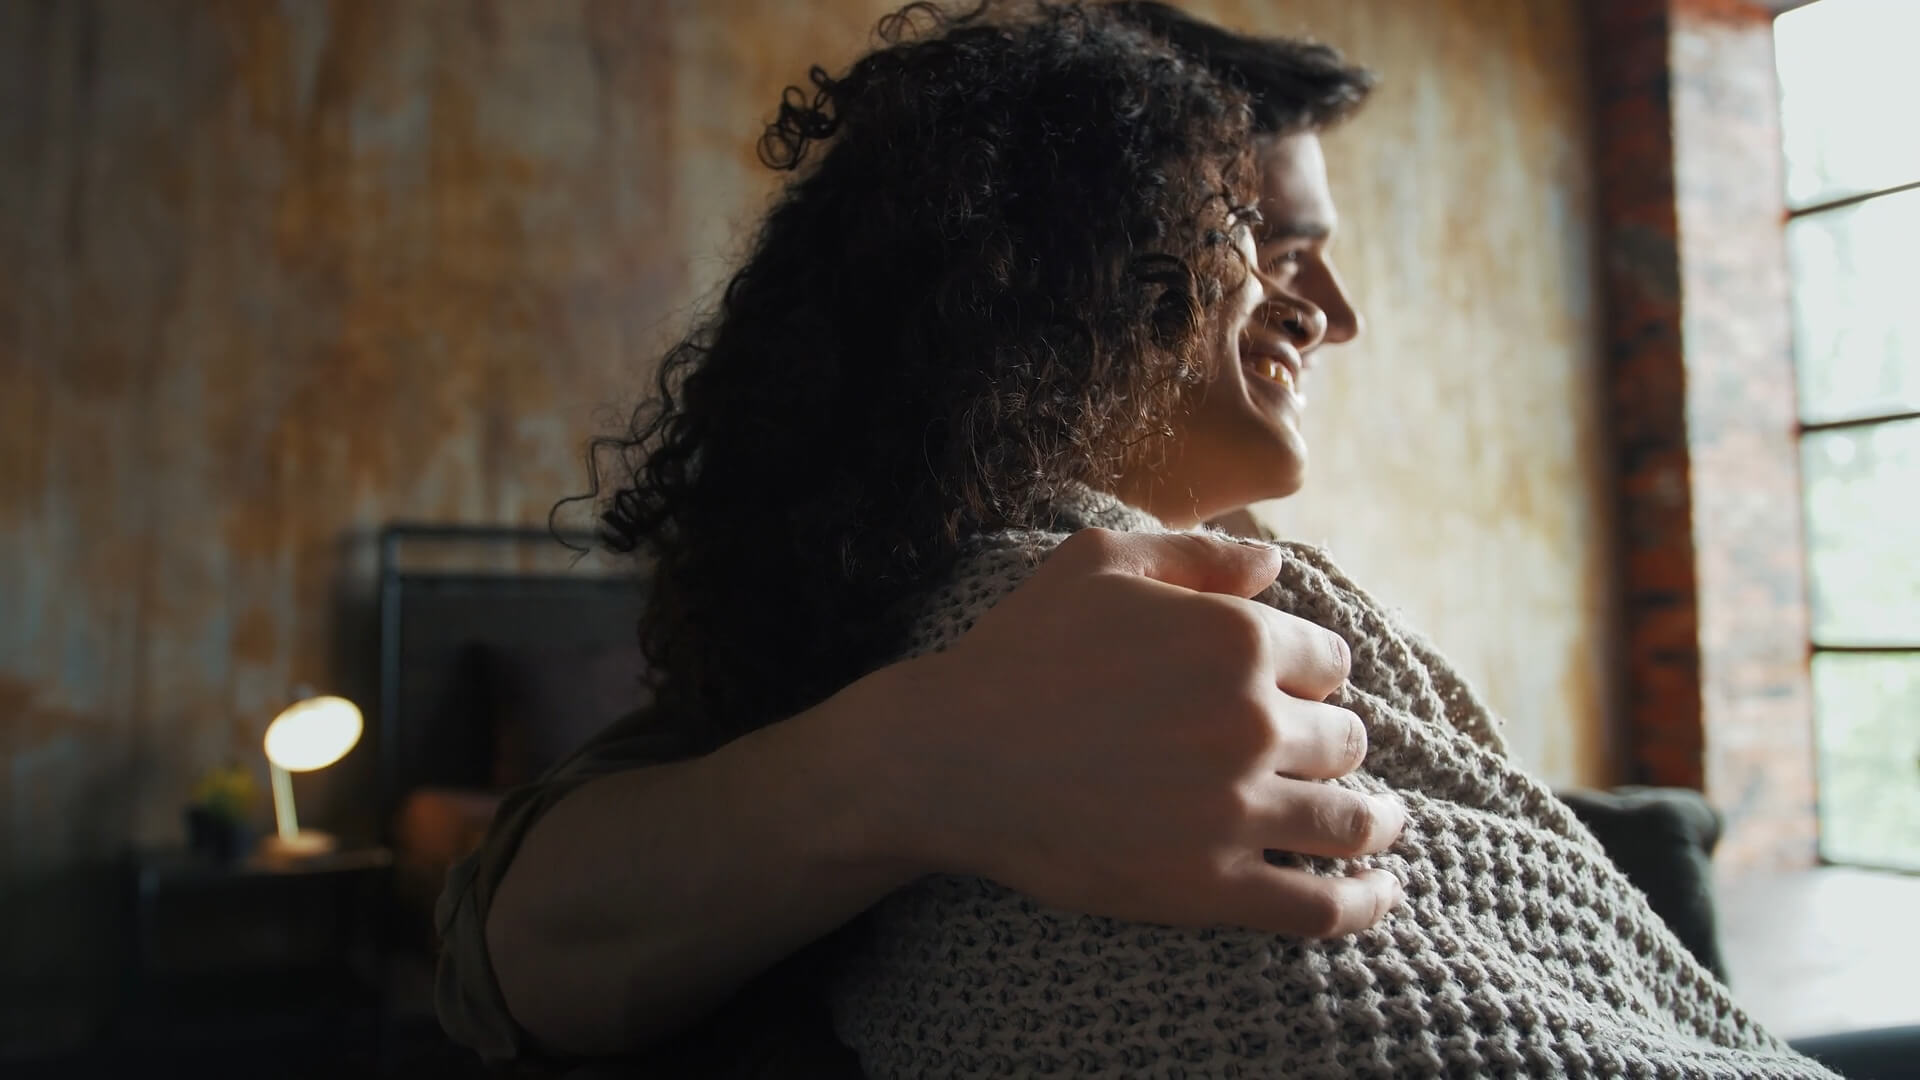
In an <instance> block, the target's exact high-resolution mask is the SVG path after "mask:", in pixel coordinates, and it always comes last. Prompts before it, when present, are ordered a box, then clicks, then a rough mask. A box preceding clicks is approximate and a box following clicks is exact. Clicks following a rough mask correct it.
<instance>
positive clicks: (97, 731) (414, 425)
mask: <svg viewBox="0 0 1920 1080" xmlns="http://www.w3.org/2000/svg"><path fill="white" fill-rule="evenodd" d="M891 6H892V5H891V4H889V3H880V2H872V0H839V2H832V3H814V4H805V5H801V4H784V3H772V2H768V3H748V2H744V0H728V2H703V3H698V4H696V3H692V2H688V0H674V2H669V0H651V2H646V0H630V2H616V0H550V2H541V3H518V2H507V0H491V2H489V0H458V2H457V0H425V2H410V3H405V4H396V3H387V2H383V0H308V2H300V0H283V2H280V3H268V2H255V0H231V2H214V0H207V2H186V0H150V2H149V0H143V2H140V3H97V2H96V3H89V2H85V0H41V2H37V3H10V4H0V378H3V379H4V382H3V383H0V722H3V723H4V727H3V728H0V822H3V823H4V825H0V876H4V875H28V876H31V875H36V874H41V873H43V872H48V871H52V870H56V869H58V868H60V867H62V866H65V865H69V864H72V863H75V862H77V861H80V860H84V859H95V858H102V857H105V856H107V855H109V854H111V853H112V852H114V851H115V850H118V849H119V848H121V847H122V846H123V845H125V844H127V843H128V842H130V841H131V842H136V843H159V842H167V841H171V840H174V839H175V838H177V836H178V828H179V826H178V808H179V806H180V804H181V802H182V799H183V796H184V793H185V791H186V789H187V786H188V785H189V784H190V783H191V780H192V778H193V777H194V776H195V775H196V774H197V773H199V772H200V771H201V770H203V769H204V768H206V767H208V766H210V765H213V764H216V763H218V762H220V761H222V760H223V759H226V758H229V757H238V758H242V759H245V760H249V761H252V760H256V759H257V747H258V746H259V737H260V734H261V731H262V730H263V728H264V725H265V723H266V722H267V720H268V719H269V718H270V716H271V714H272V712H273V711H274V709H275V708H276V707H277V706H278V705H279V704H280V702H281V701H282V700H283V697H284V695H285V694H286V693H287V692H288V691H289V689H290V688H291V687H292V686H293V685H295V684H297V683H301V682H306V683H312V684H314V685H316V686H334V687H338V688H341V689H345V690H347V691H348V692H350V693H358V694H360V695H362V696H370V690H371V687H370V686H369V685H367V675H366V672H365V670H364V666H363V659H364V658H365V657H367V656H369V655H370V653H371V650H372V647H373V642H372V640H371V634H372V629H373V628H372V624H371V622H370V621H368V618H367V596H366V585H367V581H368V573H369V571H370V568H371V554H372V553H371V545H370V542H369V541H370V538H371V535H372V533H373V531H374V530H375V529H377V528H378V526H379V525H381V524H382V523H384V522H386V521H388V520H391V519H395V518H407V519H426V520H436V521H467V522H538V521H540V520H542V519H543V518H544V515H545V513H546V511H547V508H548V507H549V505H550V504H551V503H552V502H553V500H554V499H555V498H557V497H559V496H562V495H565V494H568V493H570V492H573V491H576V490H577V489H578V488H579V486H580V484H581V482H582V480H583V475H584V474H583V472H582V469H581V467H580V452H581V446H582V442H583V440H584V438H585V437H586V435H587V434H588V433H589V432H590V431H592V430H595V429H597V428H601V427H604V426H606V424H608V423H609V422H611V421H612V420H613V419H614V418H616V417H618V416H619V415H620V414H621V411H622V410H623V409H624V407H625V406H626V405H628V404H630V403H631V401H632V400H633V399H634V397H635V395H636V394H637V393H639V392H640V391H641V389H642V388H643V386H644V383H645V377H646V374H647V372H648V369H649V367H650V358H651V357H652V356H653V355H654V354H655V352H656V351H657V349H658V347H659V346H660V345H661V344H662V342H663V341H664V340H665V339H666V337H667V336H668V334H669V333H670V332H671V331H672V330H673V329H675V328H676V327H678V326H680V325H681V324H682V323H683V322H684V320H685V318H686V316H687V314H688V313H689V312H690V311H691V310H692V308H693V306H694V305H695V304H696V302H697V301H698V300H699V299H700V298H701V297H703V296H705V295H707V294H708V293H709V292H710V290H711V289H712V288H713V286H714V285H715V284H716V283H717V282H718V281H719V280H721V278H722V277H723V275H724V273H725V271H726V269H727V267H728V266H729V265H730V263H731V261H732V259H733V258H734V257H735V256H736V255H737V254H738V251H739V249H740V247H741V244H742V238H743V236H744V235H745V232H746V230H747V228H749V227H750V225H751V224H752V222H753V220H754V218H755V216H756V214H757V213H758V211H759V209H760V208H761V206H762V205H763V203H764V199H765V196H766V193H767V191H768V190H769V180H768V178H767V177H766V175H765V174H764V171H763V170H761V169H759V167H758V166H757V165H756V164H755V163H754V160H753V149H752V148H753V140H754V137H755V136H756V135H757V133H758V130H759V125H760V123H762V122H763V120H764V118H765V117H766V115H767V113H768V112H769V109H770V106H771V105H772V103H773V102H774V101H775V100H776V99H777V94H778V90H779V88H780V87H781V86H783V85H785V84H786V83H787V82H789V81H793V80H794V79H796V78H798V77H799V76H800V75H801V74H803V73H804V71H805V69H806V65H807V64H809V63H811V62H815V61H821V62H825V63H827V64H829V65H833V64H836V63H840V62H844V60H845V59H848V58H850V57H851V56H852V55H853V54H854V52H855V51H856V50H857V49H858V48H859V47H860V46H861V45H863V44H864V43H865V42H866V41H867V33H868V28H869V27H870V25H871V23H872V21H873V19H874V18H875V17H876V16H877V15H878V14H880V13H881V12H883V11H884V10H886V9H888V8H889V7H891ZM1196 7H1198V8H1200V9H1203V10H1206V11H1209V12H1211V13H1213V14H1215V15H1217V16H1219V17H1221V18H1223V19H1225V20H1227V21H1229V22H1232V23H1236V24H1238V25H1240V26H1243V27H1248V28H1255V29H1260V30H1265V31H1272V32H1294V31H1300V30H1304V29H1311V30H1313V31H1315V32H1316V33H1318V34H1319V35H1320V36H1322V37H1325V38H1328V39H1330V40H1332V41H1334V42H1335V43H1337V44H1340V45H1342V46H1344V47H1346V48H1347V49H1348V50H1349V51H1350V52H1351V53H1352V54H1353V55H1355V56H1356V57H1358V58H1361V59H1363V60H1365V61H1366V62H1368V63H1371V64H1373V65H1375V66H1376V67H1378V68H1379V69H1380V70H1381V71H1382V72H1383V73H1384V74H1385V76H1386V82H1385V83H1384V85H1383V87H1382V89H1381V90H1380V92H1379V95H1378V97H1377V99H1376V101H1375V103H1374V104H1373V105H1372V106H1371V107H1370V108H1369V109H1368V110H1367V112H1366V113H1365V114H1363V116H1362V118H1361V119H1360V120H1359V121H1357V122H1356V123H1355V124H1354V125H1353V126H1352V128H1351V129H1350V130H1348V131H1344V132H1341V133H1339V134H1337V135H1336V136H1334V137H1333V138H1332V139H1331V140H1330V145H1329V151H1330V157H1331V163H1332V169H1333V173H1334V182H1335V184H1336V188H1337V190H1338V192H1339V194H1340V197H1341V200H1342V206H1343V210H1344V213H1345V222H1346V223H1345V230H1344V234H1343V237H1342V239H1341V241H1340V245H1341V255H1342V259H1343V265H1344V267H1345V268H1346V271H1347V273H1348V276H1349V277H1350V278H1351V279H1352V283H1353V285H1354V287H1355V291H1356V293H1357V295H1358V297H1359V298H1360V299H1361V301H1362V302H1363V303H1364V304H1365V306H1366V308H1367V311H1368V314H1369V316H1370V318H1371V323H1372V330H1371V333H1370V336H1369V337H1368V338H1367V339H1366V340H1365V341H1364V342H1363V343H1359V344H1355V345H1353V346H1350V347H1347V348H1345V349H1342V350H1340V351H1339V353H1338V354H1337V355H1338V356H1339V359H1338V360H1337V361H1336V362H1334V363H1333V364H1331V365H1330V367H1329V368H1327V369H1326V370H1325V371H1324V373H1322V374H1320V375H1319V376H1318V377H1317V379H1316V385H1315V386H1314V387H1313V388H1312V389H1313V396H1314V405H1313V410H1312V417H1311V420H1310V424H1311V434H1312V436H1313V437H1314V439H1315V442H1316V449H1317V458H1316V462H1315V466H1314V468H1315V476H1314V480H1313V487H1312V489H1311V490H1310V492H1309V493H1308V494H1306V495H1303V496H1302V497H1300V498H1299V499H1298V500H1297V501H1294V502H1290V503H1288V504H1283V505H1281V506H1279V507H1277V508H1274V509H1273V510H1272V512H1271V518H1272V520H1275V521H1277V522H1279V523H1280V524H1281V525H1282V526H1283V527H1284V528H1285V530H1286V531H1287V532H1289V533H1291V534H1293V535H1296V536H1300V537H1302V538H1306V539H1314V540H1324V541H1328V542H1330V543H1331V545H1332V547H1333V548H1334V550H1335V552H1336V554H1337V555H1338V556H1339V557H1341V558H1343V559H1344V560H1345V561H1346V562H1347V563H1348V564H1349V565H1350V566H1351V567H1352V569H1353V570H1354V571H1355V572H1356V574H1357V575H1358V576H1359V577H1360V578H1361V580H1363V581H1369V582H1372V583H1373V584H1374V587H1375V589H1376V591H1377V592H1379V593H1380V594H1382V595H1383V596H1385V597H1387V598H1388V599H1390V600H1391V601H1393V602H1396V603H1399V604H1401V605H1403V606H1404V607H1405V608H1406V609H1407V611H1408V612H1409V613H1410V614H1411V615H1412V616H1413V618H1414V619H1415V620H1416V621H1417V622H1418V623H1420V624H1422V625H1424V626H1425V627H1427V628H1428V629H1429V630H1431V631H1432V633H1433V636H1434V637H1435V638H1436V639H1437V640H1438V641H1439V642H1440V643H1441V644H1442V645H1443V647H1445V648H1447V649H1448V650H1450V651H1451V652H1452V653H1454V654H1455V655H1456V656H1458V657H1460V658H1461V660H1462V662H1463V665H1464V667H1465V668H1466V669H1467V670H1468V672H1469V673H1470V674H1472V675H1473V676H1475V677H1476V678H1477V679H1478V680H1479V681H1480V682H1481V683H1482V685H1483V686H1484V687H1485V688H1486V690H1487V692H1488V694H1489V696H1490V697H1491V698H1492V699H1493V701H1494V702H1495V704H1496V705H1498V706H1500V707H1501V708H1502V709H1503V710H1504V711H1506V712H1507V713H1508V714H1509V715H1510V716H1512V717H1513V718H1514V722H1515V743H1516V745H1517V746H1518V747H1519V749H1520V752H1521V753H1522V755H1523V756H1525V757H1526V758H1528V759H1529V760H1531V761H1533V762H1534V763H1536V764H1537V765H1539V766H1541V767H1542V768H1543V769H1545V771H1546V772H1547V774H1548V775H1549V776H1551V777H1553V778H1555V779H1561V780H1568V779H1576V778H1584V779H1600V778H1602V777H1604V775H1605V773H1606V771H1607V761H1608V758H1607V753H1608V751H1607V749H1606V746H1605V738H1604V723H1603V721H1604V718H1605V716H1606V714H1607V709H1608V702H1609V700H1610V696H1611V693H1610V679H1609V675H1608V671H1609V670H1610V669H1609V664H1610V651H1609V646H1608V644H1607V641H1608V638H1607V633H1606V631H1605V627H1606V625H1607V622H1608V619H1609V617H1610V616H1609V614H1608V603H1607V601H1606V599H1605V597H1606V585H1605V581H1606V571H1605V566H1606V550H1607V536H1608V534H1609V531H1610V530H1609V527H1608V526H1607V524H1606V515H1605V514H1604V513H1603V512H1602V505H1603V503H1604V501H1605V495H1604V487H1603V482H1604V476H1603V474H1602V468H1601V462H1602V461H1603V460H1604V456H1603V454H1602V452H1601V451H1600V449H1599V447H1598V446H1597V442H1598V435H1597V431H1596V425H1597V421H1598V416H1599V409H1598V404H1597V402H1598V396H1597V393H1596V390H1595V386H1596V385H1597V377H1596V366H1597V359H1596V346H1595V342H1596V341H1597V330H1596V325H1595V315H1594V311H1593V306H1592V303H1591V297H1590V293H1591V291H1592V290H1591V280H1590V278H1591V273H1590V267H1589V263H1590V261H1591V258H1590V248H1591V234H1590V226H1589V217H1590V214H1591V206H1590V203H1591V194H1590V187H1591V185H1590V183H1589V180H1588V176H1587V169H1588V161H1587V152H1588V140H1587V135H1586V131H1587V105H1586V101H1585V97H1584V90H1583V87H1584V78H1585V75H1584V65H1583V63H1582V59H1581V46H1580V36H1579V33H1578V20H1577V18H1576V14H1577V11H1576V9H1577V4H1576V3H1575V2H1574V0H1440V2H1427V0H1352V2H1349V0H1301V2H1292V3H1287V4H1260V3H1228V2H1220V3H1212V4H1198V5H1196ZM351 762H352V759H349V763H346V764H343V765H342V766H341V767H340V769H341V771H340V775H341V776H344V777H345V778H346V779H345V780H336V781H334V782H333V788H332V789H329V790H327V791H323V792H322V793H321V802H322V804H323V807H325V806H332V808H333V809H339V808H340V807H339V804H340V803H342V802H343V801H344V799H345V797H344V796H342V795H340V790H339V789H340V788H341V787H342V785H345V786H346V787H347V788H348V789H349V790H350V787H351V783H350V782H351V780H352V779H353V777H354V775H355V774H354V771H353V766H352V765H351ZM329 800H331V801H329Z"/></svg>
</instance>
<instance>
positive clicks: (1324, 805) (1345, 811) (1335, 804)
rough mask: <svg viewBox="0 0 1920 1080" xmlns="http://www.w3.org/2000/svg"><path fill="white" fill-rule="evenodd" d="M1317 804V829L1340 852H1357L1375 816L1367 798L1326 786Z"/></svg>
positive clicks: (1372, 827) (1376, 815)
mask: <svg viewBox="0 0 1920 1080" xmlns="http://www.w3.org/2000/svg"><path fill="white" fill-rule="evenodd" d="M1320 806H1321V810H1320V826H1321V831H1322V832H1323V833H1324V834H1325V835H1326V837H1327V839H1328V840H1329V841H1331V842H1332V843H1333V844H1335V845H1337V846H1338V847H1339V848H1340V849H1341V852H1342V854H1350V853H1357V852H1358V851H1359V850H1360V849H1361V848H1362V847H1363V846H1364V845H1365V843H1366V839H1367V837H1369V836H1371V835H1372V834H1373V830H1374V827H1375V825H1376V824H1377V823H1378V820H1379V812H1378V811H1377V810H1376V809H1375V808H1374V805H1373V802H1372V801H1371V800H1369V799H1368V798H1367V797H1366V796H1364V795H1361V794H1359V793H1357V792H1352V791H1347V790H1345V789H1342V788H1329V789H1328V790H1327V798H1326V799H1324V800H1323V801H1322V802H1321V804H1320Z"/></svg>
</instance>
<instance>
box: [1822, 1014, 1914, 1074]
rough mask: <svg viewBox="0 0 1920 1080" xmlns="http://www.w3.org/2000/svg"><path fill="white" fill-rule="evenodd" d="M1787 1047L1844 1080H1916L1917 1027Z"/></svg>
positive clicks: (1849, 1034) (1856, 1033) (1827, 1037)
mask: <svg viewBox="0 0 1920 1080" xmlns="http://www.w3.org/2000/svg"><path fill="white" fill-rule="evenodd" d="M1791 1045H1792V1046H1793V1048H1794V1049H1795V1050H1798V1051H1800V1052H1801V1053H1803V1054H1805V1055H1807V1056H1808V1057H1810V1058H1812V1059H1814V1060H1815V1061H1818V1062H1819V1063H1820V1064H1822V1065H1825V1066H1826V1067H1827V1068H1829V1069H1832V1070H1833V1071H1834V1072H1837V1073H1839V1074H1840V1075H1841V1076H1844V1077H1846V1078H1847V1080H1920V1026H1915V1027H1896V1028H1878V1029H1876V1030H1873V1031H1848V1032H1843V1033H1841V1034H1838V1035H1816V1036H1813V1037H1811V1038H1806V1039H1794V1040H1793V1041H1792V1044H1791Z"/></svg>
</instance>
